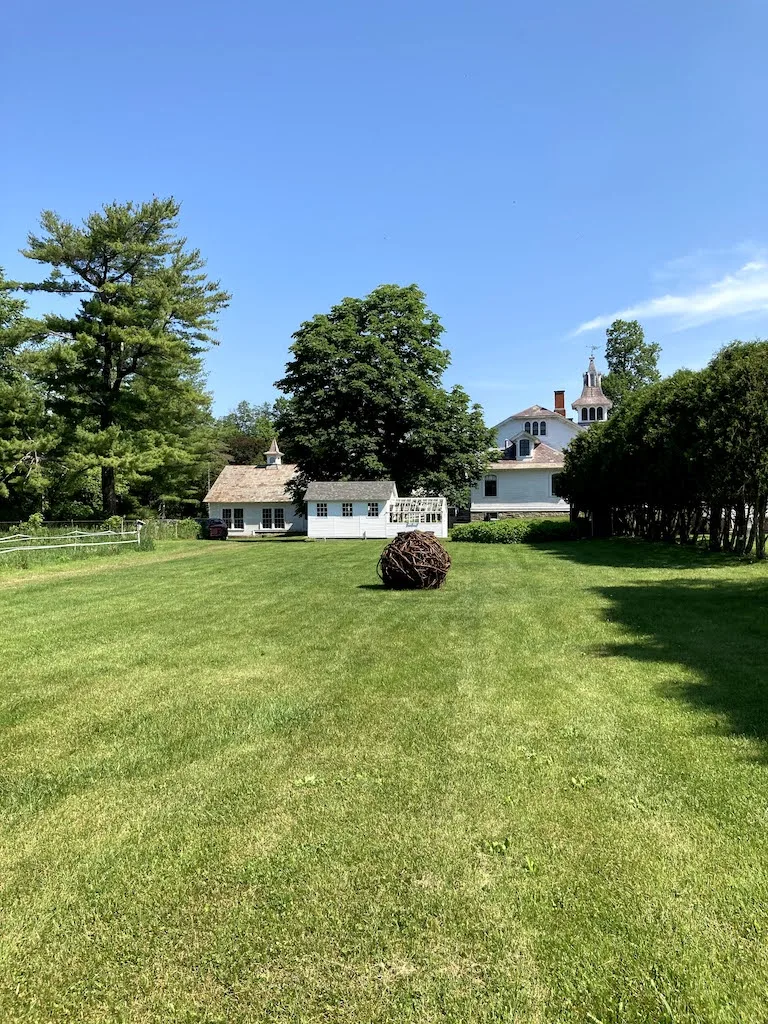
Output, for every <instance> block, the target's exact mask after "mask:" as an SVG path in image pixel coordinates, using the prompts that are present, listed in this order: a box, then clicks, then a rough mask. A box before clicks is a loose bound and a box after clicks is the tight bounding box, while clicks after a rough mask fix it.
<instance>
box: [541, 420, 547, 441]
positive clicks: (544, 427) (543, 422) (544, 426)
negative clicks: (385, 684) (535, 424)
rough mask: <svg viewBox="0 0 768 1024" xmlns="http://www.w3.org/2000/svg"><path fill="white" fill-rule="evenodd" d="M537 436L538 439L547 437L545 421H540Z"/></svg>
mask: <svg viewBox="0 0 768 1024" xmlns="http://www.w3.org/2000/svg"><path fill="white" fill-rule="evenodd" d="M539 436H540V437H546V436H547V421H546V420H542V421H541V423H540V424H539Z"/></svg>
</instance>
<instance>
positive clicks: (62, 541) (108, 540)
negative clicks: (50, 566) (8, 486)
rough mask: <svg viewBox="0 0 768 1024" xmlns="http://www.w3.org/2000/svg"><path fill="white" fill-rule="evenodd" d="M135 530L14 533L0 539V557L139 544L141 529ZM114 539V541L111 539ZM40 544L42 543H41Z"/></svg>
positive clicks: (139, 527) (140, 524)
mask: <svg viewBox="0 0 768 1024" xmlns="http://www.w3.org/2000/svg"><path fill="white" fill-rule="evenodd" d="M143 525H144V524H143V523H137V524H136V529H135V530H122V531H121V530H72V531H70V532H69V533H58V534H51V535H50V536H48V537H46V536H45V535H44V534H40V533H38V534H34V533H15V534H13V535H12V536H10V537H3V538H2V539H0V555H9V554H10V553H11V552H12V551H53V550H55V549H57V548H59V549H60V548H98V547H106V546H110V547H111V546H113V545H115V544H136V545H138V544H141V527H142V526H143ZM113 538H115V539H113ZM41 542H42V543H41Z"/></svg>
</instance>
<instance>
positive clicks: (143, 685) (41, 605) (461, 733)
mask: <svg viewBox="0 0 768 1024" xmlns="http://www.w3.org/2000/svg"><path fill="white" fill-rule="evenodd" d="M377 555H378V549H377V547H376V545H373V544H367V543H340V542H336V543H327V544H270V545H267V544H261V545H215V544H194V543H189V544H178V545H172V546H168V547H165V546H164V547H162V548H160V547H159V548H158V551H157V552H155V553H153V554H149V555H144V556H141V558H139V557H138V556H137V557H136V558H135V559H130V560H129V559H114V560H112V564H106V563H110V559H104V560H103V562H104V563H105V564H103V565H99V566H98V567H97V566H95V565H91V564H89V565H87V566H83V567H82V574H81V575H79V574H78V573H77V572H68V573H67V574H66V575H64V574H58V573H51V574H45V573H39V574H35V575H32V574H30V576H29V578H27V579H25V580H24V581H22V582H21V583H19V584H17V585H15V586H14V587H8V588H6V589H5V590H3V591H2V593H0V611H2V613H3V621H4V630H3V633H2V639H1V641H0V655H1V656H2V658H3V663H4V665H6V666H8V671H7V673H6V675H5V678H4V681H3V684H2V687H1V688H0V694H1V695H2V702H1V703H0V715H2V716H3V717H2V719H1V720H2V722H3V733H2V737H3V739H2V743H3V746H2V754H3V774H2V786H1V787H0V797H1V802H0V806H1V807H2V814H3V819H2V820H3V822H4V828H3V842H2V847H1V848H0V862H1V863H2V865H3V870H2V880H1V881H0V885H2V890H1V891H2V901H3V908H4V909H3V917H4V928H3V939H2V956H3V961H2V969H0V1010H1V1011H2V1014H3V1019H7V1020H10V1021H33V1020H35V1021H36V1020H66V1019H74V1020H89V1021H91V1020H94V1021H96V1020H130V1021H155V1020H158V1021H159V1020H167V1019H173V1020H189V1021H215V1020H222V1021H224V1020H226V1021H238V1020H242V1021H254V1020H277V1021H281V1020H285V1021H288V1020H291V1021H296V1020H298V1021H349V1022H352V1021H409V1020H414V1021H415V1020H419V1021H445V1020H449V1021H456V1022H458V1021H492V1020H520V1021H542V1022H544V1021H546V1022H549V1021H551V1022H555V1021H586V1020H591V1019H592V1018H597V1019H598V1020H601V1021H627V1022H629V1021H649V1022H650V1021H659V1020H667V1019H673V1020H675V1021H678V1020H679V1021H737V1020H745V1019H749V1020H759V1019H763V1018H765V1017H766V1016H768V1002H767V1001H766V997H765V991H766V987H767V986H766V982H767V981H768V962H766V952H765V950H766V948H767V947H766V943H765V941H764V940H765V937H766V934H767V932H768V922H766V916H765V907H766V905H768V903H767V901H766V896H767V895H768V893H766V891H765V890H766V881H765V880H766V863H767V858H766V854H767V853H768V851H767V850H766V841H765V839H764V828H761V823H762V822H764V820H765V818H764V816H765V813H766V808H767V807H768V788H767V787H766V780H765V770H766V769H765V765H764V741H765V723H766V716H765V701H764V699H763V697H761V694H760V690H759V686H758V680H757V678H756V674H755V667H754V664H753V662H754V657H755V653H756V651H758V650H759V649H760V645H761V644H762V643H763V641H764V639H765V633H764V627H763V626H762V621H763V620H762V617H761V612H760V609H761V603H760V602H761V600H762V602H763V603H762V607H764V598H765V595H766V593H767V592H768V591H767V590H766V573H765V571H764V570H763V569H762V568H760V567H757V568H755V567H745V566H736V565H730V564H728V563H727V562H725V561H719V562H718V561H714V562H712V561H709V560H707V559H705V558H701V557H697V556H695V555H689V554H688V553H685V552H674V551H669V550H665V549H661V548H657V547H653V546H647V545H643V546H637V545H632V544H616V545H612V544H594V545H591V544H577V545H562V546H560V547H553V548H552V549H551V550H545V549H542V548H538V547H512V548H506V547H505V548H494V547H485V546H477V547H475V546H472V545H458V544H457V545H452V546H451V555H452V558H453V560H454V567H453V569H452V571H451V573H450V575H449V582H448V584H447V586H446V588H445V589H444V590H443V591H440V592H438V593H432V594H407V593H388V592H385V591H383V590H381V589H379V588H377V587H376V583H377V579H376V575H375V561H376V557H377ZM176 556H180V557H176ZM101 561H102V560H100V562H101ZM722 595H724V596H725V598H724V599H725V607H726V610H727V611H729V612H730V623H729V625H728V626H727V628H725V629H724V628H723V626H722V624H721V622H720V619H721V618H722V611H723V596H722ZM739 637H741V640H740V642H739V639H738V638H739ZM740 651H742V652H743V653H744V656H743V657H740V656H739V652H740ZM707 666H714V667H713V668H708V667H707ZM726 666H727V669H728V680H729V682H728V684H727V686H726V684H725V683H724V681H723V674H724V671H725V668H726ZM740 685H741V687H742V692H741V693H740V690H739V687H740ZM742 703H746V704H747V705H748V708H749V711H748V712H745V711H744V708H743V707H742ZM749 722H751V723H752V724H751V726H750V725H749V724H748V723H749ZM745 723H747V724H745ZM590 1015H591V1016H590Z"/></svg>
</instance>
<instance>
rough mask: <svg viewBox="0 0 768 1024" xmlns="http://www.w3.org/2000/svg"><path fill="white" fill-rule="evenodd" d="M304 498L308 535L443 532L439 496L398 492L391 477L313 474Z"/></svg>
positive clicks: (356, 536) (443, 511) (445, 523)
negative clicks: (315, 477) (342, 477)
mask: <svg viewBox="0 0 768 1024" xmlns="http://www.w3.org/2000/svg"><path fill="white" fill-rule="evenodd" d="M305 501H306V503H307V534H308V536H310V537H324V538H330V537H334V538H338V539H341V538H346V539H361V540H372V539H374V538H386V537H395V536H397V534H398V533H405V532H406V531H408V530H427V531H429V532H431V533H434V534H435V536H437V537H447V536H448V507H447V504H446V500H445V498H443V497H411V498H399V497H398V496H397V488H396V487H395V483H394V481H393V480H336V481H326V480H314V481H312V483H310V484H309V486H308V487H307V492H306V495H305Z"/></svg>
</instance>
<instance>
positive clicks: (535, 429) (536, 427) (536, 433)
mask: <svg viewBox="0 0 768 1024" xmlns="http://www.w3.org/2000/svg"><path fill="white" fill-rule="evenodd" d="M531 433H532V434H533V435H534V437H538V436H539V424H538V423H534V424H533V427H532V429H531Z"/></svg>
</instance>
